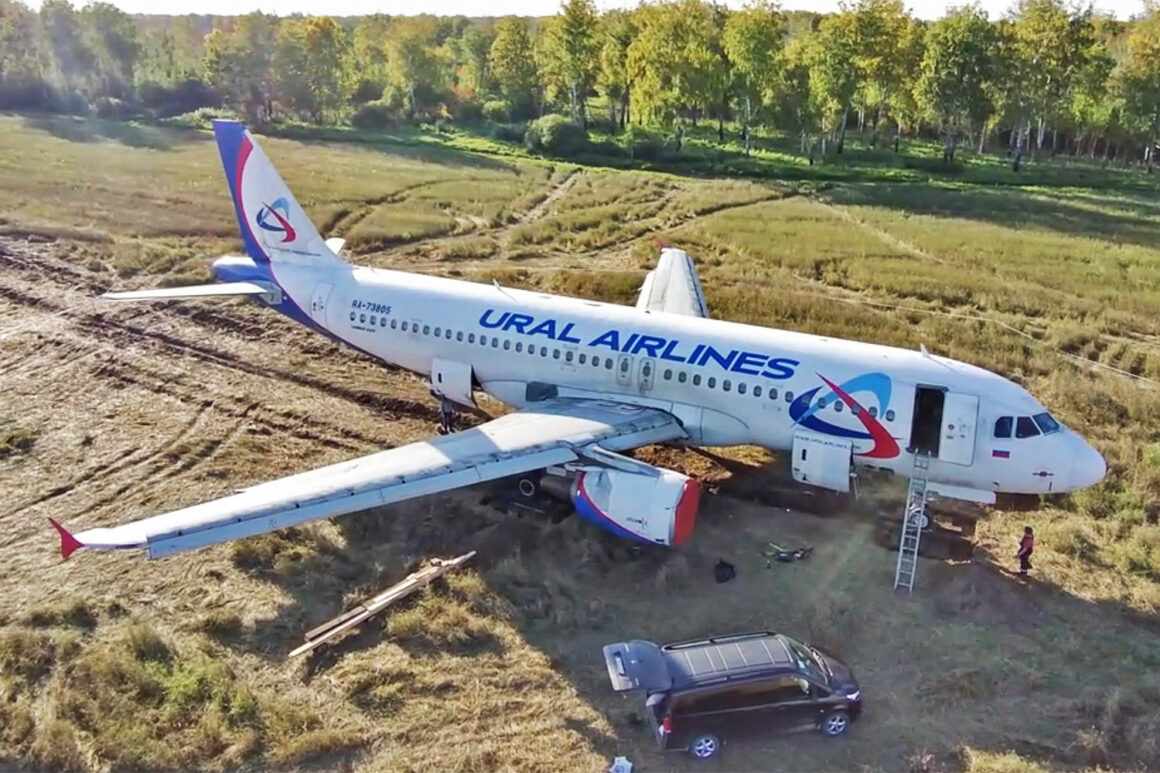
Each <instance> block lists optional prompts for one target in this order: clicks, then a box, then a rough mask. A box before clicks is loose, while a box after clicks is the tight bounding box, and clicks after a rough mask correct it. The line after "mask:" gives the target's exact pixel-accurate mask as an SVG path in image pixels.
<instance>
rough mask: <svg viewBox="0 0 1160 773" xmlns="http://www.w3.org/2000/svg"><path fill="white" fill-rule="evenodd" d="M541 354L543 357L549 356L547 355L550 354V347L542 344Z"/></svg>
mask: <svg viewBox="0 0 1160 773" xmlns="http://www.w3.org/2000/svg"><path fill="white" fill-rule="evenodd" d="M540 356H541V357H547V356H548V347H546V346H541V347H540Z"/></svg>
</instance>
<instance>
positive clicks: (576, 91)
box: [541, 0, 599, 128]
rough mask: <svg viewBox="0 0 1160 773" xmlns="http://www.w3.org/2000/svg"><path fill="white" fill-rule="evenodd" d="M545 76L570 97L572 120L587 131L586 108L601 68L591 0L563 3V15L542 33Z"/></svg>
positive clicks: (543, 70) (565, 1)
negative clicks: (556, 83)
mask: <svg viewBox="0 0 1160 773" xmlns="http://www.w3.org/2000/svg"><path fill="white" fill-rule="evenodd" d="M542 40H543V46H542V52H543V62H544V66H543V67H542V68H541V69H542V72H543V73H544V74H545V75H546V76H547V77H549V78H552V79H554V80H556V81H557V82H558V83H559V84H560V85H561V86H563V89H564V90H565V91H566V93H567V95H568V104H569V109H570V110H571V114H572V120H573V121H575V122H577V123H579V124H580V125H581V126H582V127H584V128H587V127H588V111H587V110H586V109H585V104H586V102H587V99H588V94H589V93H590V92H591V91H592V86H593V84H594V83H595V81H596V73H597V70H598V67H599V59H598V53H599V42H598V40H597V17H596V6H595V5H594V4H593V2H592V0H564V3H563V5H561V7H560V15H559V16H557V17H555V18H554V19H552V20H550V22H549V23H548V25H547V26H546V27H545V30H544V33H543V38H542Z"/></svg>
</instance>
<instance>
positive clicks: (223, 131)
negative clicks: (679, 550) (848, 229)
mask: <svg viewBox="0 0 1160 773" xmlns="http://www.w3.org/2000/svg"><path fill="white" fill-rule="evenodd" d="M213 131H214V136H215V139H216V142H217V146H218V150H219V153H220V155H221V160H222V163H223V165H224V168H225V174H226V178H227V181H228V185H229V191H230V195H231V197H232V199H233V203H234V208H235V210H236V215H237V219H238V224H239V226H240V229H241V235H242V240H243V243H244V245H245V253H246V254H245V255H230V256H225V257H221V258H218V259H217V260H216V261H215V262H214V263H213V273H214V276H215V279H216V280H217V283H215V284H211V285H204V286H197V287H182V288H168V289H158V290H144V291H138V292H121V293H108V294H106V295H105V296H104V297H106V298H110V299H113V300H123V301H131V300H166V299H174V298H186V299H189V298H192V299H205V298H223V297H225V298H230V297H245V298H250V299H254V300H256V301H257V302H259V303H261V304H263V305H265V306H268V307H269V308H271V309H273V310H274V311H277V312H279V313H281V314H284V315H286V316H287V317H289V318H290V319H292V320H294V321H296V322H299V323H301V324H303V325H305V326H307V327H309V328H311V329H312V330H314V331H316V332H318V333H320V334H322V335H325V336H327V337H329V338H331V339H333V340H334V341H337V342H341V343H343V344H345V345H347V346H349V347H351V348H353V349H355V350H357V351H359V352H362V353H363V354H365V355H367V356H369V357H372V358H374V359H376V360H379V361H381V362H382V363H384V364H386V365H389V366H393V367H398V368H404V369H406V370H409V371H412V372H414V373H416V374H419V375H421V376H422V377H424V378H425V379H427V380H428V382H429V384H430V390H431V392H432V395H433V396H434V397H435V398H437V399H438V400H439V401H440V411H441V416H442V417H443V419H442V421H441V430H442V431H444V432H446V433H447V434H442V435H441V436H436V437H433V438H432V439H431V440H429V441H423V442H417V443H410V444H408V445H404V446H400V447H396V448H391V449H388V450H384V451H380V452H378V453H374V454H371V455H369V456H364V457H361V458H357V459H352V460H350V461H346V462H342V463H339V464H334V465H331V466H328V467H323V468H321V469H316V470H313V471H310V472H303V473H300V474H296V475H291V476H288V477H285V478H282V479H279V480H274V481H270V482H266V483H260V484H258V485H255V486H253V487H251V488H247V489H243V490H241V491H240V492H238V493H235V494H232V495H229V496H225V497H223V498H220V499H216V500H213V501H210V502H206V503H204V504H199V505H195V506H193V507H186V508H182V509H179V510H175V511H172V512H168V513H164V514H161V515H154V516H151V517H146V518H143V519H142V520H137V521H134V522H131V523H126V524H124V525H119V526H111V527H104V526H102V527H97V528H90V529H86V530H84V531H81V532H79V533H76V534H74V533H72V532H71V531H69V530H68V529H66V528H65V527H64V526H62V525H61V524H59V523H57V522H56V521H52V525H53V526H54V527H55V528H56V530H57V532H58V533H59V537H60V548H61V554H62V556H63V557H64V558H66V559H67V558H68V557H69V555H70V554H72V553H73V552H74V551H76V550H79V549H81V548H86V549H89V550H112V549H143V550H144V551H145V552H146V554H147V555H148V556H149V557H150V558H159V557H162V556H168V555H172V554H175V553H179V552H182V551H188V550H193V549H196V548H201V547H204V546H207V545H212V544H216V543H221V542H225V541H228V540H233V539H238V538H243V537H249V536H253V535H257V534H262V533H265V532H269V531H274V530H277V529H283V528H286V527H290V526H294V525H297V524H302V523H306V522H308V521H314V520H317V519H321V518H330V517H334V516H339V515H344V514H347V513H351V512H355V511H360V510H366V509H368V508H372V507H378V506H382V505H387V504H390V503H393V502H399V501H402V500H406V499H411V498H414V497H421V496H426V495H430V494H436V493H439V492H443V491H448V490H451V489H457V488H460V487H463V486H469V485H472V484H476V483H480V482H483V481H491V480H498V479H504V478H509V477H512V476H519V475H522V474H528V473H535V472H537V471H546V472H547V473H548V474H552V475H558V476H562V478H563V479H564V480H566V481H568V491H569V493H570V497H571V500H572V504H573V505H574V508H575V510H576V512H577V513H578V514H579V515H580V516H581V517H583V518H584V519H586V520H588V521H590V522H591V523H593V524H595V525H596V526H599V527H602V528H604V529H607V530H608V531H610V532H612V533H613V534H615V535H618V536H620V537H623V538H625V539H628V540H633V541H636V542H638V543H649V544H654V545H663V546H674V545H680V544H682V543H685V542H686V541H688V540H689V539H690V537H691V535H692V533H693V529H694V524H695V521H696V517H697V510H698V506H699V500H700V493H701V490H700V485H699V484H698V482H697V481H696V480H695V479H693V478H690V477H689V476H686V475H684V474H682V473H680V472H677V471H674V470H667V469H663V468H659V467H656V466H653V465H650V464H647V463H645V462H643V461H640V460H637V459H634V458H632V457H631V456H628V455H625V453H624V452H626V451H629V450H631V449H635V448H638V447H641V446H645V445H648V444H653V443H677V444H686V445H690V446H732V445H758V446H764V447H765V448H768V449H771V450H775V451H779V452H788V453H789V454H790V458H791V459H792V463H791V468H792V473H793V477H794V479H795V480H797V481H799V482H801V483H803V484H807V485H812V486H817V487H820V488H823V489H829V490H832V491H838V492H850V490H851V481H852V479H854V478H856V477H857V475H858V474H859V472H860V471H862V470H866V469H870V470H881V471H886V472H889V473H893V474H897V475H902V476H907V477H909V476H911V475H913V474H914V464H915V460H916V458H919V457H922V458H923V459H924V461H926V462H927V463H928V464H929V467H928V468H927V470H926V475H927V478H928V490H930V491H931V492H932V493H934V494H936V495H938V496H942V497H948V498H954V499H960V500H966V501H971V502H978V503H983V504H993V503H995V502H996V499H997V497H1000V496H1007V495H1015V496H1030V497H1038V496H1039V495H1045V494H1055V493H1061V492H1067V491H1073V490H1076V489H1080V488H1083V487H1086V486H1091V485H1093V484H1095V483H1097V482H1098V481H1100V480H1101V479H1102V478H1103V477H1104V474H1105V472H1106V470H1107V467H1106V464H1105V462H1104V459H1103V458H1102V457H1101V456H1100V454H1099V453H1098V452H1097V451H1096V450H1095V449H1094V448H1092V447H1091V446H1090V445H1089V444H1088V443H1087V442H1086V441H1085V440H1084V438H1082V437H1081V436H1080V435H1079V434H1077V433H1076V432H1074V431H1072V430H1071V429H1068V428H1067V427H1065V426H1063V424H1061V423H1060V422H1058V421H1057V420H1056V419H1054V418H1053V417H1052V416H1051V414H1050V412H1049V411H1048V410H1047V408H1045V407H1044V406H1043V405H1042V404H1040V403H1039V402H1038V401H1037V400H1036V399H1035V398H1034V397H1032V396H1031V394H1030V393H1028V392H1027V390H1025V389H1024V388H1023V387H1021V386H1019V385H1018V384H1015V383H1014V382H1012V381H1009V380H1007V379H1005V378H1003V377H1002V376H999V375H998V374H995V373H992V372H989V371H987V370H984V369H983V368H980V367H976V366H973V365H969V364H967V363H964V362H958V361H955V360H953V359H948V358H946V357H941V356H937V355H934V354H931V353H928V352H926V351H925V349H924V350H922V351H917V352H916V351H910V350H904V349H900V348H894V347H888V346H881V345H876V344H871V343H860V342H855V341H846V340H839V339H835V338H827V337H823V336H816V335H808V334H805V333H800V332H792V331H786V330H775V329H769V328H763V327H757V326H754V325H744V324H738V323H735V322H727V321H723V320H717V319H712V318H711V317H710V316H709V310H708V307H707V305H706V302H705V295H704V292H703V289H702V286H701V282H700V280H699V278H698V276H697V273H696V270H695V268H694V264H693V261H692V259H691V258H690V257H689V255H688V254H686V253H685V252H684V251H682V250H679V249H675V248H665V249H662V251H661V254H660V259H659V262H658V264H657V266H656V268H655V269H654V270H653V271H651V272H649V273H648V274H647V276H646V278H645V280H644V284H643V287H642V288H641V290H640V294H639V297H638V299H637V302H636V305H635V306H622V305H616V304H610V303H601V302H598V301H592V300H585V299H579V298H569V297H561V296H556V295H549V294H547V293H542V292H538V291H534V290H522V289H516V288H511V287H504V286H501V285H500V284H499V283H492V284H479V283H472V282H466V281H460V280H456V279H446V278H441V277H435V276H428V275H422V274H414V273H407V272H402V271H389V270H384V269H378V268H363V267H359V266H354V265H351V264H349V263H348V262H347V261H346V260H345V259H344V257H343V255H342V251H343V246H344V243H343V241H342V240H341V239H324V238H323V237H322V236H321V235H320V234H319V233H318V231H317V230H316V228H315V226H314V225H313V224H312V223H311V222H310V220H309V219H308V218H307V216H306V214H305V213H304V212H303V210H302V208H301V207H300V206H299V205H298V202H297V201H296V200H295V199H294V196H293V195H292V194H291V192H290V190H289V189H288V188H287V186H286V184H285V183H284V182H283V180H282V178H281V177H280V176H279V175H278V173H277V171H276V170H275V168H274V166H273V164H272V163H271V162H270V160H269V158H268V157H267V156H266V154H265V153H264V152H263V150H262V149H261V147H260V146H259V145H258V143H257V141H256V140H255V138H254V137H253V135H252V134H251V133H250V132H249V131H248V130H247V129H246V128H245V126H243V125H242V124H240V123H238V122H234V121H215V122H214V126H213ZM477 392H483V393H486V394H488V395H491V396H492V397H494V398H496V399H498V400H499V401H501V402H502V403H504V404H505V405H506V406H508V407H510V408H511V409H512V410H511V412H510V413H507V414H505V415H502V416H500V417H498V418H495V419H492V420H491V421H487V422H485V423H483V424H481V425H479V426H475V427H473V428H470V429H466V430H463V431H459V432H451V431H450V429H451V420H452V418H453V416H454V413H455V412H456V411H457V410H458V409H459V408H461V407H462V408H471V407H473V406H475V394H476V393H477ZM50 520H51V519H50Z"/></svg>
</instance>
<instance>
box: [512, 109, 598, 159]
mask: <svg viewBox="0 0 1160 773" xmlns="http://www.w3.org/2000/svg"><path fill="white" fill-rule="evenodd" d="M587 145H588V133H587V132H585V131H584V129H583V128H581V127H580V125H579V124H575V123H572V121H570V120H568V119H567V118H565V117H564V116H562V115H555V114H553V115H545V116H544V117H543V118H537V119H536V120H534V121H532V122H531V123H530V124H528V131H527V133H526V134H524V146H525V147H527V149H528V150H529V151H531V152H533V153H546V154H548V155H553V156H572V155H575V154H577V153H579V152H580V151H582V150H584V149H585V148H586V147H587Z"/></svg>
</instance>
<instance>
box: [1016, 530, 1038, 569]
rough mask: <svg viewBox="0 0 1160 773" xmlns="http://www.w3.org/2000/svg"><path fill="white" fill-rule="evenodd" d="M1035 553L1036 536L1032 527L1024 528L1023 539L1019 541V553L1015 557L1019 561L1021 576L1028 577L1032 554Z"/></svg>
mask: <svg viewBox="0 0 1160 773" xmlns="http://www.w3.org/2000/svg"><path fill="white" fill-rule="evenodd" d="M1033 552H1035V534H1034V532H1032V531H1031V527H1030V526H1024V527H1023V539H1021V540H1019V552H1018V553H1016V554H1015V557H1016V558H1018V559H1019V575H1020V576H1021V577H1026V576H1027V572H1028V571H1029V570H1030V569H1031V554H1032V553H1033Z"/></svg>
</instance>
